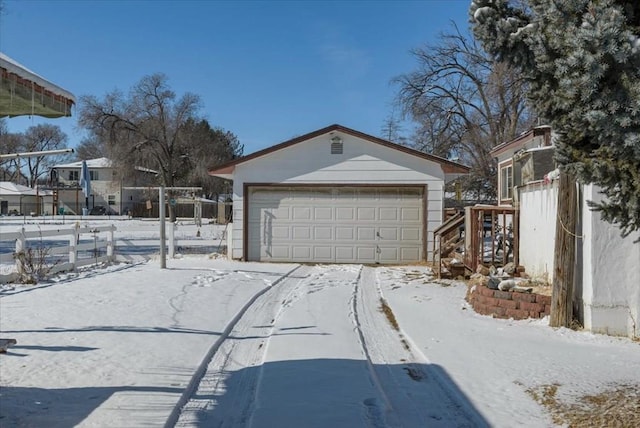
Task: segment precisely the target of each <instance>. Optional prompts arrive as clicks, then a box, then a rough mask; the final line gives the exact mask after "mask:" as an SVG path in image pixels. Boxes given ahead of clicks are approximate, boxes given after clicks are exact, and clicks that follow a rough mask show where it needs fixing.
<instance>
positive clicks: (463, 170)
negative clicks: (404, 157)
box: [209, 124, 471, 179]
mask: <svg viewBox="0 0 640 428" xmlns="http://www.w3.org/2000/svg"><path fill="white" fill-rule="evenodd" d="M336 131H339V132H342V133H344V134H349V135H352V136H354V137H357V138H361V139H363V140H367V141H370V142H372V143H375V144H380V145H382V146H385V147H389V148H391V149H394V150H398V151H401V152H405V153H408V154H410V155H412V156H416V157H419V158H423V159H427V160H430V161H433V162H437V163H439V164H440V165H442V169H443V170H444V172H445V173H458V174H467V173H468V172H469V170H470V169H471V168H469V167H468V166H465V165H462V164H459V163H457V162H453V161H450V160H448V159H445V158H441V157H439V156H435V155H431V154H428V153H424V152H420V151H418V150H415V149H411V148H409V147H406V146H401V145H399V144H396V143H392V142H391V141H387V140H383V139H382V138H378V137H374V136H372V135H368V134H365V133H363V132H360V131H356V130H354V129H351V128H347V127H345V126H342V125H338V124H334V125H330V126H327V127H326V128H322V129H319V130H317V131H314V132H310V133H308V134H305V135H302V136H300V137H296V138H293V139H291V140H289V141H285V142H284V143H280V144H276V145H275V146H271V147H267V148H266V149H263V150H259V151H257V152H254V153H251V154H249V155H247V156H243V157H240V158H238V159H234V160H232V161H231V162H228V163H225V164H223V165H220V166H217V167H216V168H214V169H211V170H209V175H213V176H216V177H222V178H228V179H231V178H232V174H233V171H234V170H235V167H236V165H239V164H242V163H244V162H247V161H250V160H252V159H256V158H259V157H261V156H265V155H268V154H269V153H273V152H275V151H278V150H282V149H285V148H287V147H290V146H293V145H295V144H298V143H301V142H304V141H307V140H310V139H312V138H315V137H318V136H320V135H323V134H328V133H330V132H336Z"/></svg>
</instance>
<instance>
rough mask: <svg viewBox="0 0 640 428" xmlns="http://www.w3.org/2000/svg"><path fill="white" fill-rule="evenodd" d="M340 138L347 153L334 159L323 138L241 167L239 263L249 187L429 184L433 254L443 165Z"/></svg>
mask: <svg viewBox="0 0 640 428" xmlns="http://www.w3.org/2000/svg"><path fill="white" fill-rule="evenodd" d="M340 137H341V138H342V139H343V153H342V154H339V155H332V154H331V151H330V146H331V142H330V140H329V135H322V136H319V137H316V138H313V139H310V140H309V141H305V142H301V143H298V144H295V145H292V146H290V147H288V148H286V149H284V150H279V151H277V152H273V153H270V154H269V155H267V156H263V157H261V158H257V159H253V160H250V161H247V162H245V163H243V164H240V165H238V166H236V169H235V171H234V180H233V251H232V257H233V258H234V259H240V258H242V255H243V248H242V236H243V230H242V228H243V217H244V213H243V212H242V210H243V198H244V195H243V187H244V183H286V184H309V183H315V184H322V183H325V184H337V183H340V184H355V185H357V184H398V185H399V186H400V185H402V184H422V185H427V186H428V203H427V213H426V215H427V240H428V242H427V244H428V245H427V249H428V250H429V251H430V250H431V249H432V246H433V229H435V228H436V227H437V226H439V225H440V224H441V222H442V211H443V206H442V199H443V193H444V191H443V185H444V173H443V171H442V167H441V166H440V164H438V163H436V162H432V161H429V160H426V159H421V158H417V157H415V156H412V155H409V154H407V153H404V152H401V151H398V150H394V149H391V148H388V147H385V146H382V145H379V144H375V143H371V142H369V141H366V140H362V139H359V138H356V137H354V136H351V135H345V134H340ZM429 258H431V256H430V255H429Z"/></svg>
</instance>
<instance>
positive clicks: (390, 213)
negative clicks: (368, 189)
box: [379, 207, 398, 221]
mask: <svg viewBox="0 0 640 428" xmlns="http://www.w3.org/2000/svg"><path fill="white" fill-rule="evenodd" d="M379 218H380V221H398V208H397V207H392V208H380V213H379Z"/></svg>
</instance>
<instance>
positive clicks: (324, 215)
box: [313, 207, 333, 221]
mask: <svg viewBox="0 0 640 428" xmlns="http://www.w3.org/2000/svg"><path fill="white" fill-rule="evenodd" d="M313 219H314V220H315V221H330V220H333V208H331V207H314V208H313Z"/></svg>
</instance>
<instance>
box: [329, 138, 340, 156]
mask: <svg viewBox="0 0 640 428" xmlns="http://www.w3.org/2000/svg"><path fill="white" fill-rule="evenodd" d="M331 154H332V155H341V154H342V138H340V137H338V136H337V135H336V136H334V137H332V138H331Z"/></svg>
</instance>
